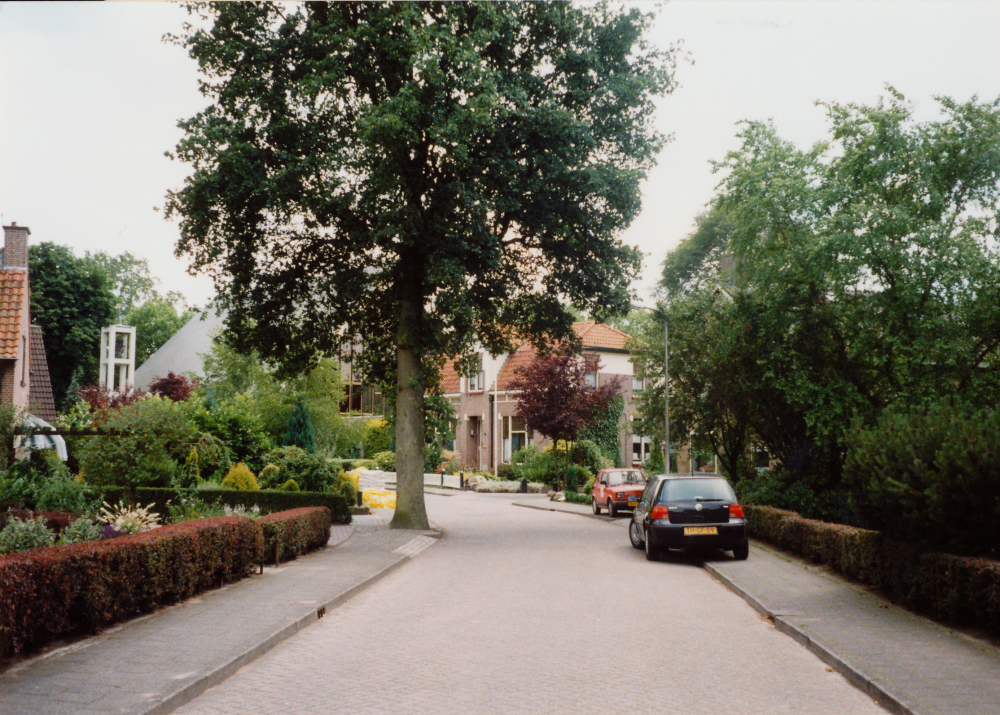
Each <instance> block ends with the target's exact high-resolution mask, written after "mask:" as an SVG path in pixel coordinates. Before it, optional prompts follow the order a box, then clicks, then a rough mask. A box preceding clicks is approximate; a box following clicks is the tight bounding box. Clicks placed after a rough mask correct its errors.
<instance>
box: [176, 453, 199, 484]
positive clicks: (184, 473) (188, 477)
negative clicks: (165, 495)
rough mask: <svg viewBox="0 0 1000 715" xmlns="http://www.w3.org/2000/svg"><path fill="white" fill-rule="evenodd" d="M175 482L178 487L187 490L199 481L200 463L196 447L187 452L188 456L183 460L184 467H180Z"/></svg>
mask: <svg viewBox="0 0 1000 715" xmlns="http://www.w3.org/2000/svg"><path fill="white" fill-rule="evenodd" d="M175 481H176V482H177V485H178V486H181V487H188V488H190V487H193V486H196V485H197V484H198V482H200V481H201V462H200V460H199V458H198V448H197V447H192V448H191V451H190V452H188V456H187V458H186V459H185V460H184V466H183V467H181V470H180V473H179V474H178V475H177V479H176V480H175Z"/></svg>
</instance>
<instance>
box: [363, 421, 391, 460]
mask: <svg viewBox="0 0 1000 715" xmlns="http://www.w3.org/2000/svg"><path fill="white" fill-rule="evenodd" d="M391 449H392V427H391V425H390V424H389V423H388V422H386V421H385V420H384V419H381V418H379V419H374V420H370V421H369V422H368V423H367V424H366V425H365V436H364V450H365V456H366V457H374V456H375V455H376V454H379V453H380V452H388V451H390V450H391Z"/></svg>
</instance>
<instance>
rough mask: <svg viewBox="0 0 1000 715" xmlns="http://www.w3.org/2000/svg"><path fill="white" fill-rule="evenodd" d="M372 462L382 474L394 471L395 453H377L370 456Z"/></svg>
mask: <svg viewBox="0 0 1000 715" xmlns="http://www.w3.org/2000/svg"><path fill="white" fill-rule="evenodd" d="M372 461H374V462H375V466H376V467H378V468H379V469H381V470H382V471H383V472H395V471H396V453H395V452H379V453H377V454H375V455H373V456H372Z"/></svg>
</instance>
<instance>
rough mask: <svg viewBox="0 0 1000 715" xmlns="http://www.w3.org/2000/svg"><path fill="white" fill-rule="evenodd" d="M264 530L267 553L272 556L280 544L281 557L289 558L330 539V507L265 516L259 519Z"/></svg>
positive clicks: (283, 559) (266, 554) (265, 550)
mask: <svg viewBox="0 0 1000 715" xmlns="http://www.w3.org/2000/svg"><path fill="white" fill-rule="evenodd" d="M257 523H258V524H259V525H260V527H261V529H263V532H264V556H265V558H268V559H270V558H273V557H274V555H275V547H276V545H277V546H278V549H279V552H278V559H279V560H280V561H288V560H289V559H294V558H296V557H297V556H298V555H299V554H302V553H305V552H306V551H310V550H312V549H315V548H319V547H320V546H326V544H327V542H328V541H329V540H330V510H329V509H327V508H326V507H322V506H320V507H306V508H303V509H292V510H291V511H282V512H278V513H275V514H268V515H267V516H262V517H261V518H260V519H258V520H257Z"/></svg>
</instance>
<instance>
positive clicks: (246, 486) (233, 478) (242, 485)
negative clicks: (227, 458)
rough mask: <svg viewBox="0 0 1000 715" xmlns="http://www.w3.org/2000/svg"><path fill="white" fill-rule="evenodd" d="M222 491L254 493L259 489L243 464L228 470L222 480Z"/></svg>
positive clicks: (255, 480) (254, 478) (251, 474)
mask: <svg viewBox="0 0 1000 715" xmlns="http://www.w3.org/2000/svg"><path fill="white" fill-rule="evenodd" d="M222 488H223V489H239V490H241V491H256V490H258V489H260V485H259V484H257V479H256V477H254V475H253V472H251V471H250V469H249V467H247V466H246V465H245V464H243V462H240V463H239V464H237V465H235V466H233V467H232V468H230V470H229V473H228V474H227V475H226V478H225V479H223V480H222Z"/></svg>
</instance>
